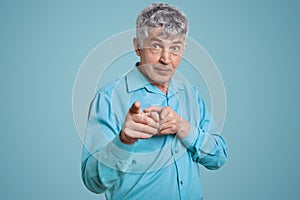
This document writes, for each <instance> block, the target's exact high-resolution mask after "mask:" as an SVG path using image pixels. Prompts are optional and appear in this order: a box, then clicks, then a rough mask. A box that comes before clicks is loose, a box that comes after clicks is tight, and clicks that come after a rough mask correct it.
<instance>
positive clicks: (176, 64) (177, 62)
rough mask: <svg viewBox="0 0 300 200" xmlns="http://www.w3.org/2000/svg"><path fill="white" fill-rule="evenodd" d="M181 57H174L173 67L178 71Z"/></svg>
mask: <svg viewBox="0 0 300 200" xmlns="http://www.w3.org/2000/svg"><path fill="white" fill-rule="evenodd" d="M181 58H182V57H181V56H180V57H179V56H178V57H174V58H173V60H172V65H173V68H174V69H177V67H178V65H179V63H180V61H181Z"/></svg>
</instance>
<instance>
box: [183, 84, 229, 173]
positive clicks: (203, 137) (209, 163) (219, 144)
mask: <svg viewBox="0 0 300 200" xmlns="http://www.w3.org/2000/svg"><path fill="white" fill-rule="evenodd" d="M194 92H195V94H196V97H197V102H198V109H199V111H200V120H199V122H198V124H196V125H194V124H191V125H190V126H191V127H190V132H189V133H188V135H187V136H186V137H185V138H183V139H182V140H181V142H182V143H183V145H184V146H185V147H186V148H187V149H188V151H189V152H190V155H191V157H192V159H193V161H195V162H198V163H200V164H202V165H203V166H205V167H206V168H208V169H212V170H213V169H219V168H220V167H221V166H222V165H223V164H224V163H225V162H226V160H227V147H226V143H225V140H224V138H223V137H222V136H221V135H220V134H219V133H218V128H217V125H216V123H215V122H214V121H213V119H212V117H211V115H210V113H209V112H208V111H207V108H206V106H205V103H204V101H203V100H202V99H201V98H200V95H199V94H198V93H197V91H196V89H195V90H194Z"/></svg>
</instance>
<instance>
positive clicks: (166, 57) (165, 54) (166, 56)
mask: <svg viewBox="0 0 300 200" xmlns="http://www.w3.org/2000/svg"><path fill="white" fill-rule="evenodd" d="M170 56H171V54H170V51H166V50H164V49H163V50H162V51H161V55H160V60H159V61H160V62H161V63H162V64H164V65H168V64H170V63H171V57H170Z"/></svg>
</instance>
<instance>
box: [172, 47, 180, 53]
mask: <svg viewBox="0 0 300 200" xmlns="http://www.w3.org/2000/svg"><path fill="white" fill-rule="evenodd" d="M171 50H172V51H174V52H178V51H179V50H180V47H179V46H173V47H171Z"/></svg>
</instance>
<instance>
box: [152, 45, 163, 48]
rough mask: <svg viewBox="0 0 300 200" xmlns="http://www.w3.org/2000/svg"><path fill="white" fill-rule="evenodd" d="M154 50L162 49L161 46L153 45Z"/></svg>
mask: <svg viewBox="0 0 300 200" xmlns="http://www.w3.org/2000/svg"><path fill="white" fill-rule="evenodd" d="M152 48H153V49H161V47H160V45H159V44H153V45H152Z"/></svg>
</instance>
